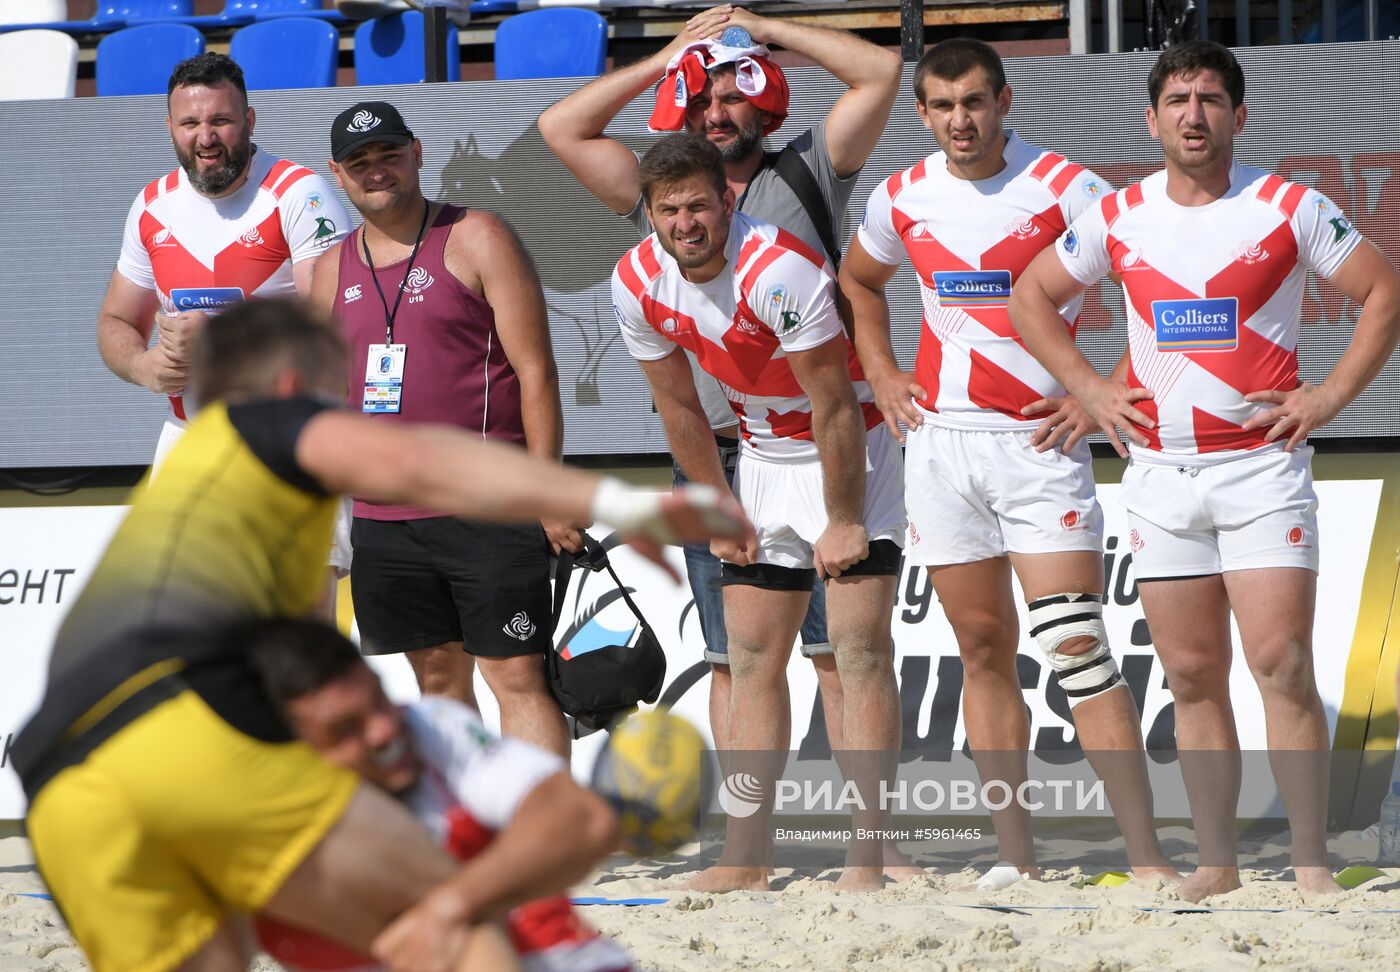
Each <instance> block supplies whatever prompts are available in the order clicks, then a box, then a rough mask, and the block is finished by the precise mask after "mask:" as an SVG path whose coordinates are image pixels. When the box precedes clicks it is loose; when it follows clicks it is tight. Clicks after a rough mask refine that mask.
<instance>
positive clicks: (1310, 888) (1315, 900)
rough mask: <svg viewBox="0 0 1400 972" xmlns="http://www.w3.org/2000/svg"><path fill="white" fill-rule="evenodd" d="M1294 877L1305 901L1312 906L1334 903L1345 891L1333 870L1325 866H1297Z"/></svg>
mask: <svg viewBox="0 0 1400 972" xmlns="http://www.w3.org/2000/svg"><path fill="white" fill-rule="evenodd" d="M1293 877H1294V879H1295V880H1296V881H1297V882H1298V893H1299V894H1301V895H1302V896H1303V903H1304V904H1306V905H1309V906H1310V907H1315V908H1318V907H1325V906H1326V905H1329V904H1333V903H1334V902H1335V901H1336V900H1337V898H1338V897H1340V896H1341V895H1342V894H1343V892H1344V889H1343V888H1342V886H1341V885H1340V884H1338V883H1337V879H1336V878H1334V877H1333V876H1332V872H1331V870H1329V869H1328V868H1325V867H1295V868H1294V869H1293Z"/></svg>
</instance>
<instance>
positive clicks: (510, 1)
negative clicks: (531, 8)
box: [470, 0, 524, 17]
mask: <svg viewBox="0 0 1400 972" xmlns="http://www.w3.org/2000/svg"><path fill="white" fill-rule="evenodd" d="M522 9H524V8H523V7H521V6H520V0H472V5H471V7H470V10H471V12H472V16H473V17H485V16H487V15H488V14H499V13H504V14H513V13H516V12H518V11H520V10H522Z"/></svg>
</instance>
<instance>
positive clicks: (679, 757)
mask: <svg viewBox="0 0 1400 972" xmlns="http://www.w3.org/2000/svg"><path fill="white" fill-rule="evenodd" d="M713 780H714V773H713V771H712V769H711V766H710V755H709V753H708V752H707V751H706V749H705V741H704V739H703V738H701V736H700V732H699V731H698V730H697V729H696V728H695V727H694V726H693V725H691V724H690V723H689V722H687V721H686V720H685V719H683V718H681V717H680V716H678V715H676V714H675V713H674V712H671V711H669V710H665V709H653V710H651V711H647V712H638V713H636V714H634V715H632V716H631V717H629V718H628V719H627V720H626V721H625V722H623V723H622V724H621V725H620V726H618V727H617V728H616V729H614V730H613V731H612V733H611V734H610V735H609V737H608V742H607V745H606V746H604V747H603V750H602V751H601V752H600V753H599V754H598V760H597V762H595V763H594V764H593V789H594V791H596V792H597V793H598V795H599V796H601V797H603V798H604V799H605V800H607V801H608V802H609V803H610V804H611V805H612V807H613V809H614V810H615V811H617V816H618V822H619V825H620V829H621V830H622V847H623V850H624V851H626V852H627V853H629V854H635V855H637V856H639V857H645V856H650V855H654V854H658V853H664V852H665V851H669V850H674V849H675V848H677V847H679V846H681V845H682V844H685V843H689V842H690V841H692V840H694V839H695V837H696V835H697V833H698V832H699V829H700V821H701V820H702V818H703V817H704V815H705V813H706V812H707V811H708V810H709V804H710V795H711V793H712V792H713V790H714V787H713Z"/></svg>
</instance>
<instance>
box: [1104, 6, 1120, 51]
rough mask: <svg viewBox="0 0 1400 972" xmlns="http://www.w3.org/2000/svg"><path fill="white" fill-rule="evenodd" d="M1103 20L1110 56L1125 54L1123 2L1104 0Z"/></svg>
mask: <svg viewBox="0 0 1400 972" xmlns="http://www.w3.org/2000/svg"><path fill="white" fill-rule="evenodd" d="M1103 19H1104V26H1105V28H1106V30H1107V33H1108V37H1107V38H1106V39H1107V41H1108V50H1109V53H1110V54H1121V53H1122V52H1123V0H1103Z"/></svg>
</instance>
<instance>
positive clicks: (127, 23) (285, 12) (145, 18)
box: [0, 0, 345, 34]
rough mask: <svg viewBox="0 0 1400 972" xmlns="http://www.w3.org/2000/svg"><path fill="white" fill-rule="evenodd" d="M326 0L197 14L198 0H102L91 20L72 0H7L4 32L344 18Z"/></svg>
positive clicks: (239, 4) (261, 3)
mask: <svg viewBox="0 0 1400 972" xmlns="http://www.w3.org/2000/svg"><path fill="white" fill-rule="evenodd" d="M324 6H325V5H324V4H323V3H322V0H224V8H223V10H221V11H220V12H219V13H216V14H210V15H207V16H202V17H198V16H195V15H194V0H98V3H97V10H96V11H95V12H94V13H93V15H92V17H90V18H88V19H87V20H69V19H67V14H68V4H67V0H5V9H4V11H3V13H0V21H4V22H3V23H0V32H4V31H12V30H18V29H32V30H58V31H62V32H64V33H68V34H91V33H110V32H111V31H114V30H121V29H122V28H124V27H135V26H139V25H141V24H149V23H158V22H159V23H183V24H188V25H189V26H191V27H198V28H201V29H206V30H207V29H211V28H216V27H242V26H246V25H247V24H251V23H253V22H254V21H255V20H269V19H272V18H277V17H312V18H315V19H320V20H327V21H331V22H335V23H343V22H344V21H345V17H344V16H343V15H341V14H340V12H339V11H336V10H326V9H323V8H324Z"/></svg>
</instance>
